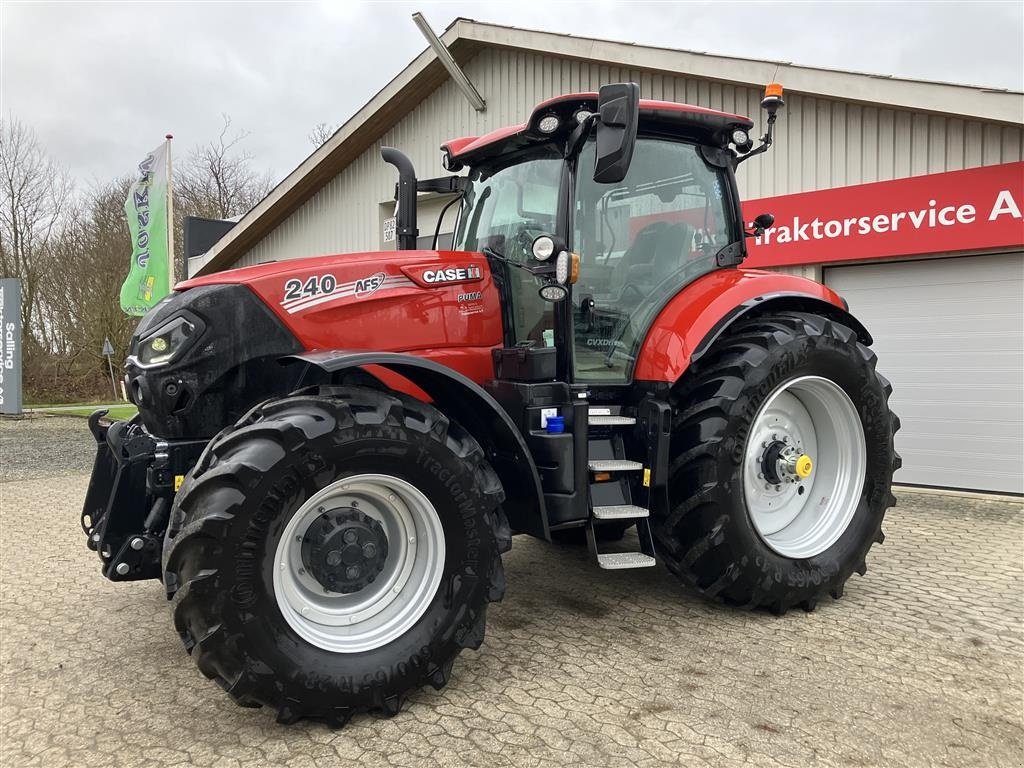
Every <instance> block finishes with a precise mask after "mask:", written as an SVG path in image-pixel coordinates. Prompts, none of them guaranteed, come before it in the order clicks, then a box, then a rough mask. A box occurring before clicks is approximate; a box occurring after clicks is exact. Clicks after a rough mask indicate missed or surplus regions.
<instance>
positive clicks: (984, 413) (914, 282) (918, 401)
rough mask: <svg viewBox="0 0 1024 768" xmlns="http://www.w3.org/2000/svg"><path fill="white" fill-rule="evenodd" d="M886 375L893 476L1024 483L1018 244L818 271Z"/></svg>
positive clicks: (1023, 285) (997, 485) (1023, 314)
mask: <svg viewBox="0 0 1024 768" xmlns="http://www.w3.org/2000/svg"><path fill="white" fill-rule="evenodd" d="M825 282H826V283H827V284H828V285H830V286H831V287H832V288H833V289H835V290H836V291H838V292H839V293H840V294H841V295H842V296H844V297H845V298H846V300H847V301H849V302H850V309H851V311H852V312H853V313H854V314H855V315H856V316H857V317H858V318H860V319H861V321H863V323H864V325H865V326H867V328H868V330H869V331H870V332H871V334H872V336H874V338H875V346H874V348H875V351H876V352H877V353H878V357H879V370H880V371H881V372H882V373H883V374H884V375H885V376H886V377H888V378H889V379H890V380H891V381H892V384H893V396H892V400H891V403H892V407H893V410H895V411H896V413H897V414H899V417H900V420H901V421H902V423H903V428H902V430H901V431H900V432H899V433H898V434H897V436H896V447H897V450H898V451H899V452H900V454H902V456H903V469H902V470H900V471H899V472H897V473H896V481H897V482H901V483H913V484H921V485H933V486H941V487H949V488H967V489H975V490H984V491H998V492H1010V493H1024V254H1022V253H1012V254H999V255H995V256H969V257H960V258H949V259H933V260H928V261H914V262H902V263H888V264H871V265H862V266H852V267H836V268H830V269H826V270H825Z"/></svg>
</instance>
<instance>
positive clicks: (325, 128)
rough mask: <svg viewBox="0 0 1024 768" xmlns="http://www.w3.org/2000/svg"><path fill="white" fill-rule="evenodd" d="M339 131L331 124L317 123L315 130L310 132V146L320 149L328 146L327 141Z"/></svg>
mask: <svg viewBox="0 0 1024 768" xmlns="http://www.w3.org/2000/svg"><path fill="white" fill-rule="evenodd" d="M337 131H338V128H337V126H333V125H331V124H330V123H317V124H316V125H315V126H313V130H312V131H310V132H309V136H308V137H307V138H308V139H309V143H310V144H312V145H313V146H314V147H316V148H317V149H319V148H320V147H322V146H323V145H324V144H326V143H327V140H328V139H330V138H331V136H333V135H334V134H335V133H337Z"/></svg>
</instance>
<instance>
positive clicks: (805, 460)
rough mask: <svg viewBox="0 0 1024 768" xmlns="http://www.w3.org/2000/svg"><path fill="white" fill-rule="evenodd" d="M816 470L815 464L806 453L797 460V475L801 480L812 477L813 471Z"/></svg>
mask: <svg viewBox="0 0 1024 768" xmlns="http://www.w3.org/2000/svg"><path fill="white" fill-rule="evenodd" d="M812 469H814V462H813V461H811V457H810V456H808V455H807V454H806V453H805V454H804V455H803V456H801V457H800V458H799V459H797V460H796V474H797V477H799V478H801V479H807V478H808V477H810V476H811V470H812Z"/></svg>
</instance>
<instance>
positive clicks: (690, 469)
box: [654, 312, 899, 613]
mask: <svg viewBox="0 0 1024 768" xmlns="http://www.w3.org/2000/svg"><path fill="white" fill-rule="evenodd" d="M875 359H876V358H875V355H874V353H872V352H871V351H870V350H869V349H868V348H867V347H865V346H863V345H862V344H860V343H859V342H858V341H857V338H856V335H855V334H854V332H853V331H852V330H850V329H849V328H847V327H846V326H843V325H840V324H838V323H836V322H833V321H830V320H827V319H826V318H823V317H820V316H817V315H811V314H804V313H798V312H778V313H776V314H772V315H766V316H762V317H759V318H754V319H750V320H746V321H741V322H740V323H739V324H738V325H737V326H736V327H735V328H734V329H732V330H731V331H730V333H729V334H728V335H727V336H726V337H724V338H723V339H721V340H719V341H718V342H717V343H716V345H715V347H714V348H713V349H712V350H711V351H710V352H709V353H708V355H707V356H706V357H705V359H703V360H701V361H700V362H699V364H697V365H695V366H694V368H693V369H692V370H691V371H690V372H689V373H688V374H687V376H686V378H685V379H684V380H683V381H682V382H680V385H679V386H678V387H677V389H676V391H675V393H674V419H673V432H672V438H671V464H670V479H669V498H670V511H669V513H668V514H667V515H663V516H661V517H660V518H658V519H656V520H655V521H654V533H655V538H656V542H657V546H658V550H659V554H660V555H661V557H662V559H663V560H664V561H665V562H666V564H667V565H668V567H669V568H670V569H671V570H672V571H673V572H674V573H676V574H677V575H678V576H679V577H680V578H681V579H682V580H683V581H684V582H685V583H687V584H689V585H691V586H693V587H695V588H696V589H698V590H699V591H700V592H702V593H703V594H705V595H706V596H708V597H711V598H714V599H718V600H721V601H724V602H727V603H731V604H735V605H741V606H745V607H751V608H753V607H766V608H769V609H772V610H774V611H776V612H780V613H781V612H784V611H785V610H787V609H788V608H790V607H793V606H795V605H800V606H802V607H803V608H805V609H807V610H810V609H813V608H814V606H815V604H816V603H817V601H818V600H819V599H820V597H821V596H822V595H824V594H831V595H832V596H833V597H836V598H838V597H839V596H840V595H841V594H842V592H843V585H844V584H845V582H846V581H847V579H848V578H849V577H850V575H851V574H852V573H854V572H859V573H861V574H863V573H864V572H865V570H866V567H867V566H866V561H865V558H866V555H867V552H868V550H869V549H870V548H871V546H872V544H874V543H875V542H881V541H882V540H883V538H884V537H883V535H882V532H881V524H882V517H883V516H884V514H885V510H886V509H887V508H888V507H889V506H891V505H892V504H894V503H895V498H894V497H893V496H892V494H891V491H890V487H891V484H892V473H893V471H894V470H895V469H897V468H898V467H899V457H898V456H897V455H896V452H895V450H894V447H893V434H894V433H895V431H896V429H897V428H898V426H899V420H898V419H897V418H896V417H895V416H894V415H893V414H892V413H891V412H890V411H889V408H888V402H887V401H888V397H889V394H890V392H891V389H892V388H891V386H890V385H889V383H888V382H887V381H886V380H885V379H884V378H882V377H881V376H880V375H879V374H878V373H876V371H875Z"/></svg>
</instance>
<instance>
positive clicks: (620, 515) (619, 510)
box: [593, 504, 651, 520]
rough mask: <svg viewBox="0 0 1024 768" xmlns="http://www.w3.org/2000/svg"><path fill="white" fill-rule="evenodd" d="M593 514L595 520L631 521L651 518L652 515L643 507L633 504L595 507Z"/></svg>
mask: <svg viewBox="0 0 1024 768" xmlns="http://www.w3.org/2000/svg"><path fill="white" fill-rule="evenodd" d="M593 512H594V519H595V520H630V519H639V518H644V517H649V516H650V514H651V513H650V512H648V511H647V510H646V509H644V508H643V507H637V506H634V505H633V504H614V505H611V506H607V507H594V510H593Z"/></svg>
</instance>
